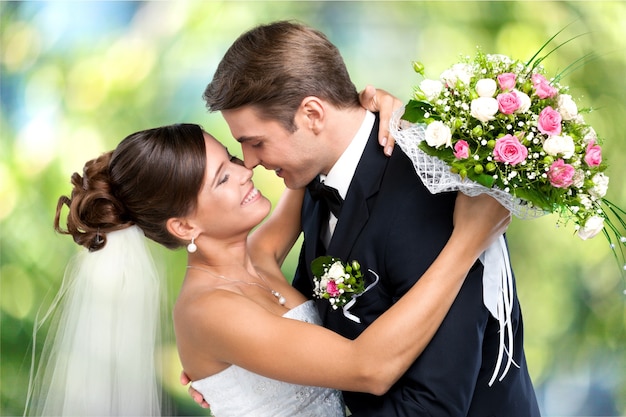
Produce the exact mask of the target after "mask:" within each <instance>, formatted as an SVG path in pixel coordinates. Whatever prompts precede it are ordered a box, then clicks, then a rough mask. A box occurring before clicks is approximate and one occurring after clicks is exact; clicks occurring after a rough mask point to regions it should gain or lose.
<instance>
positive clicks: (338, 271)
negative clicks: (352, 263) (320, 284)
mask: <svg viewBox="0 0 626 417" xmlns="http://www.w3.org/2000/svg"><path fill="white" fill-rule="evenodd" d="M345 273H346V271H345V270H344V269H343V265H342V264H341V262H339V261H337V262H335V263H333V264H332V265H331V266H330V268H328V272H327V273H326V274H327V275H328V277H330V278H334V279H338V278H340V277H342V276H343V275H344V274H345Z"/></svg>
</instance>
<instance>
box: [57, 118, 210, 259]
mask: <svg viewBox="0 0 626 417" xmlns="http://www.w3.org/2000/svg"><path fill="white" fill-rule="evenodd" d="M205 166H206V147H205V143H204V136H203V131H202V128H201V127H200V126H198V125H195V124H175V125H170V126H163V127H158V128H154V129H149V130H144V131H141V132H137V133H133V134H131V135H130V136H127V137H126V138H125V139H124V140H123V141H122V142H121V143H120V144H119V145H118V146H117V148H116V149H115V150H114V151H111V152H107V153H105V154H103V155H101V156H100V157H99V158H96V159H93V160H91V161H89V162H87V163H86V164H85V167H84V168H83V175H82V176H81V175H80V174H78V173H77V172H76V173H74V174H73V175H72V179H71V182H72V186H73V189H72V193H71V196H70V197H67V196H62V197H60V198H59V201H58V204H57V210H56V215H55V218H54V229H55V230H56V231H57V232H59V233H62V234H69V235H71V236H72V237H73V238H74V241H75V242H76V243H78V244H79V245H82V246H85V247H86V248H88V249H89V250H90V251H96V250H99V249H102V248H103V247H104V246H105V245H106V234H107V233H109V232H113V231H115V230H120V229H124V228H126V227H129V226H131V225H133V224H134V225H137V226H138V227H139V228H141V229H142V230H143V232H144V234H145V235H146V236H147V237H148V238H150V239H152V240H154V241H155V242H157V243H160V244H161V245H163V246H165V247H167V248H170V249H175V248H177V247H180V246H181V245H182V244H183V243H184V242H181V241H180V240H179V239H177V238H175V237H173V236H172V235H171V234H170V233H169V232H168V231H167V227H166V222H167V220H168V219H170V218H172V217H181V216H185V215H187V214H189V213H191V212H192V211H193V210H195V208H196V204H197V198H198V193H199V192H200V187H201V186H202V182H203V179H204V172H205ZM64 206H67V207H68V208H69V213H68V215H67V222H66V223H67V230H64V229H62V228H61V226H60V224H59V219H60V217H61V211H62V210H63V207H64Z"/></svg>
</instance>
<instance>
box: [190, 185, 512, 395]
mask: <svg viewBox="0 0 626 417" xmlns="http://www.w3.org/2000/svg"><path fill="white" fill-rule="evenodd" d="M509 221H510V214H509V213H508V211H506V209H504V208H503V207H501V206H500V205H499V204H498V203H496V202H495V200H493V199H491V197H487V196H480V197H475V198H469V197H465V196H459V198H457V206H456V209H455V228H454V231H453V233H452V236H451V238H450V240H449V241H448V243H447V244H446V246H445V247H444V249H443V251H442V252H441V254H440V255H439V256H438V258H437V259H436V260H435V262H434V263H433V264H432V265H431V267H430V268H429V269H428V270H427V271H426V272H425V273H424V275H423V276H422V277H421V278H420V279H419V280H418V281H417V283H416V284H415V285H414V286H413V288H412V289H411V290H409V291H408V292H407V294H406V295H405V296H404V297H402V298H401V299H400V300H399V301H398V302H397V303H396V304H395V305H394V306H393V307H391V308H390V309H389V310H388V311H387V312H385V313H384V314H383V315H382V316H380V317H379V318H378V319H377V320H376V321H375V322H374V323H372V324H371V325H370V326H369V327H368V328H367V329H366V330H365V331H364V332H363V333H362V334H361V335H360V336H359V337H358V338H357V339H355V340H349V339H346V338H343V337H341V336H339V335H338V334H336V333H334V332H332V331H330V330H328V329H325V328H323V327H321V326H315V325H310V324H307V323H302V322H299V321H296V320H290V319H284V318H281V317H278V316H276V315H274V314H271V313H269V312H268V311H267V310H265V309H264V308H262V307H259V305H257V304H256V303H253V302H251V301H249V299H246V298H244V297H242V296H240V295H237V294H234V293H225V292H224V293H223V294H220V295H219V296H215V297H214V299H212V300H211V302H210V303H209V302H207V303H205V305H204V307H203V308H202V309H200V308H197V309H196V310H197V314H194V317H193V318H192V320H193V322H194V323H199V324H200V326H199V327H198V326H196V327H195V330H193V336H192V338H194V339H195V340H194V341H193V342H192V343H193V344H194V345H198V346H203V348H205V349H207V350H209V352H210V355H211V356H212V357H213V358H216V359H217V360H219V361H221V362H224V363H226V364H231V363H232V364H236V365H238V366H241V367H244V368H246V369H249V370H250V371H253V372H256V373H258V374H261V375H265V376H268V377H270V378H274V379H278V380H283V381H287V382H292V383H299V384H305V385H314V386H326V387H332V388H338V389H342V390H350V391H363V392H370V393H373V394H378V395H380V394H383V393H384V392H386V391H387V390H388V389H389V388H390V387H391V386H392V385H393V384H394V383H395V382H396V381H397V379H398V378H399V377H400V376H401V375H402V374H403V373H404V372H405V371H406V369H407V368H408V367H409V366H410V365H411V363H413V362H414V360H415V358H416V357H417V356H419V354H420V353H421V352H422V351H423V349H424V348H425V347H426V345H427V344H428V343H429V342H430V340H431V338H432V337H433V335H434V334H435V332H436V331H437V329H438V327H439V325H440V324H441V322H442V321H443V319H444V317H445V316H446V314H447V312H448V310H449V308H450V306H451V305H452V302H453V301H454V299H455V297H456V295H457V293H458V291H459V289H460V287H461V285H462V284H463V281H464V279H465V276H466V274H467V272H468V271H469V269H470V268H471V267H472V265H473V264H474V262H475V261H476V259H477V258H478V256H479V255H480V254H481V253H482V251H483V250H484V249H486V248H487V247H488V246H489V244H490V243H491V242H493V241H494V240H495V239H496V238H497V237H498V236H500V235H501V234H502V233H503V232H504V231H505V229H506V226H507V225H508V222H509ZM225 318H226V319H225ZM244 324H245V325H244ZM233 328H236V329H237V331H236V332H233ZM209 341H210V343H209ZM205 353H206V352H205ZM191 368H192V367H187V366H186V369H187V371H188V373H189V375H190V376H191V377H192V378H194V379H198V378H202V377H204V376H206V374H204V375H203V374H202V372H201V371H200V370H199V369H191ZM209 400H210V399H209Z"/></svg>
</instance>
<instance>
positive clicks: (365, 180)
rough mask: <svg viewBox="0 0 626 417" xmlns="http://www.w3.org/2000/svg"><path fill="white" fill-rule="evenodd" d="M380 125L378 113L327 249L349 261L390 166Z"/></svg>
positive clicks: (330, 252) (331, 253)
mask: <svg viewBox="0 0 626 417" xmlns="http://www.w3.org/2000/svg"><path fill="white" fill-rule="evenodd" d="M378 125H379V119H378V115H376V122H375V123H374V127H373V128H372V132H371V133H370V137H369V139H368V141H367V145H366V146H365V150H364V151H363V155H362V157H361V160H360V161H359V164H358V165H357V168H356V171H355V173H354V176H353V177H352V182H351V183H350V187H349V188H348V192H347V194H346V199H345V201H344V203H343V207H342V209H341V217H340V219H339V221H338V222H337V226H336V228H335V232H334V234H333V238H332V240H331V241H330V244H329V247H328V250H327V253H328V254H329V255H332V256H335V257H338V258H341V259H342V260H343V261H348V259H346V258H347V257H348V256H349V255H350V252H351V250H352V247H353V246H354V243H355V242H356V240H357V238H358V236H359V234H360V233H361V230H362V229H363V227H364V226H365V224H366V223H367V220H368V219H369V213H370V209H371V207H372V204H373V203H374V196H375V195H376V194H377V193H378V189H379V188H380V183H381V181H382V176H383V173H384V171H385V167H386V166H387V162H388V157H387V156H385V155H384V153H383V151H382V147H381V146H380V145H379V144H378ZM318 234H319V233H318Z"/></svg>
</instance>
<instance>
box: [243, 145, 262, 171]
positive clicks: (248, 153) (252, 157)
mask: <svg viewBox="0 0 626 417" xmlns="http://www.w3.org/2000/svg"><path fill="white" fill-rule="evenodd" d="M242 151H243V164H244V165H245V167H246V168H248V169H254V168H255V167H256V166H258V165H259V163H261V160H260V159H259V157H258V156H257V155H256V152H255V151H254V150H253V149H251V148H250V147H249V146H243V147H242Z"/></svg>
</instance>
